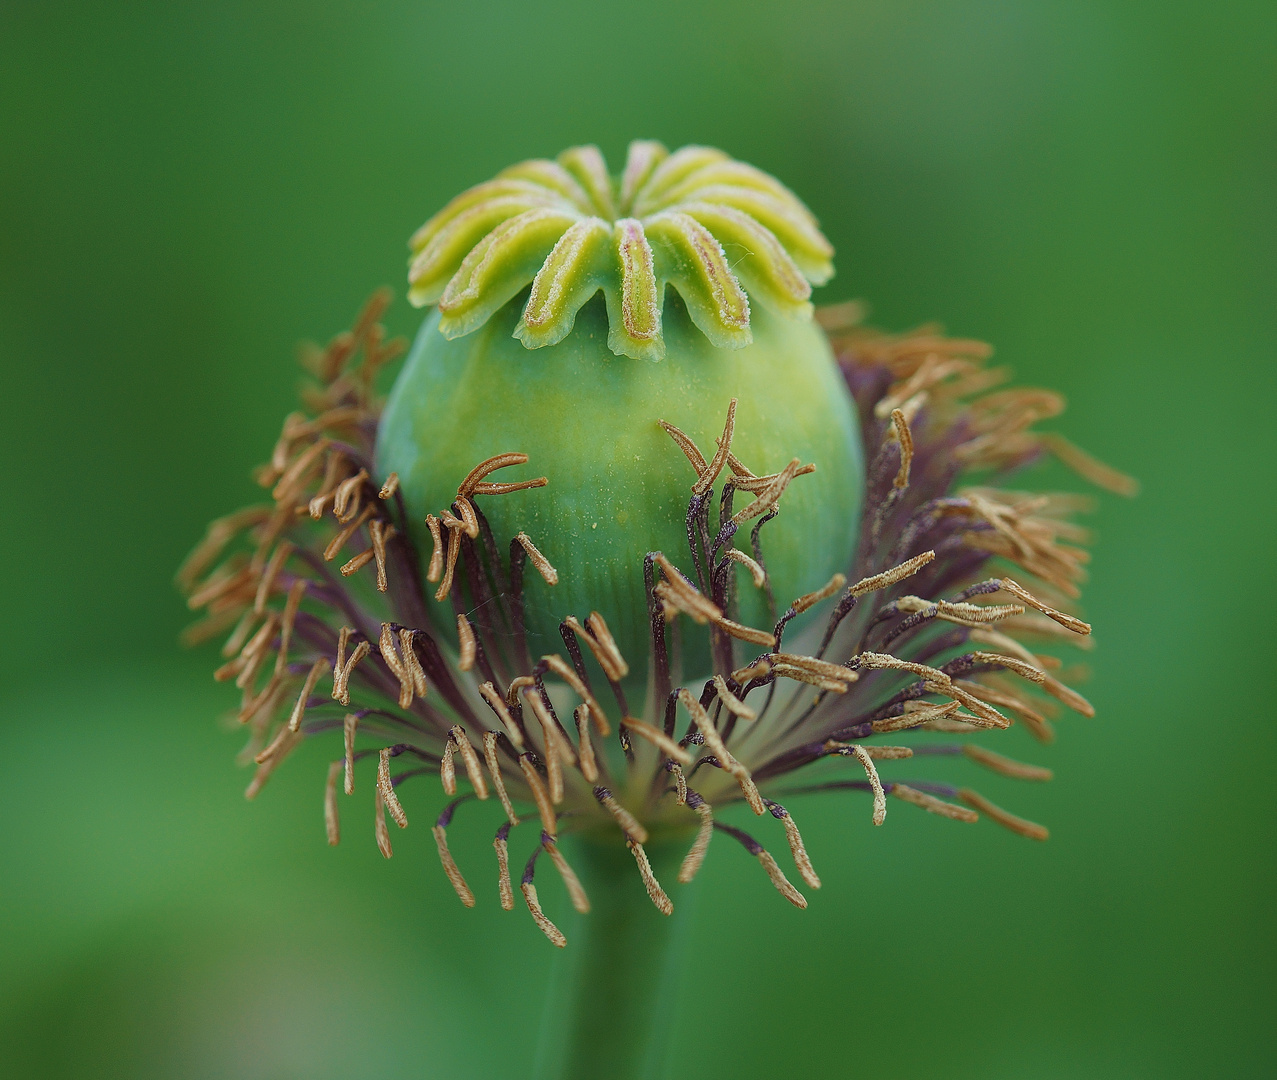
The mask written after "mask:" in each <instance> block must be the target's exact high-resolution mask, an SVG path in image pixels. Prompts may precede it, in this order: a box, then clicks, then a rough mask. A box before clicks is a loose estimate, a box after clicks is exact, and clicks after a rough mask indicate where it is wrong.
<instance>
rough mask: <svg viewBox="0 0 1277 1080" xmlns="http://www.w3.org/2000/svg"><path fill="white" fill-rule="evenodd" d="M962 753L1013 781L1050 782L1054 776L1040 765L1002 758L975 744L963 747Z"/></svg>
mask: <svg viewBox="0 0 1277 1080" xmlns="http://www.w3.org/2000/svg"><path fill="white" fill-rule="evenodd" d="M962 752H963V753H964V754H966V755H967V757H969V758H970V759H971V760H972V761H974V762H976V763H977V764H979V765H983V766H984V767H985V768H986V769H992V770H993V771H994V772H995V773H1000V774H1001V775H1002V776H1009V777H1011V778H1012V779H1013V780H1050V779H1051V777H1052V776H1054V775H1055V774H1054V773H1052V772H1051V770H1050V769H1044V768H1043V767H1042V766H1041V765H1028V764H1026V763H1025V762H1023V761H1016V760H1015V759H1014V758H1009V757H1003V756H1002V755H1001V754H995V753H994V752H993V751H992V750H986V749H985V748H984V747H983V746H977V745H976V744H975V743H967V744H966V745H964V746H963V747H962Z"/></svg>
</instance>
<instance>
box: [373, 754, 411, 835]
mask: <svg viewBox="0 0 1277 1080" xmlns="http://www.w3.org/2000/svg"><path fill="white" fill-rule="evenodd" d="M377 790H378V792H380V794H381V799H382V802H384V803H385V804H386V809H387V810H388V811H389V812H390V816H391V817H392V818H394V819H395V824H396V825H398V826H399V827H400V828H401V829H406V828H407V827H408V815H407V814H405V813H404V812H403V807H402V806H401V805H400V804H399V796H398V795H396V794H395V785H394V784H393V783H392V782H391V780H390V748H389V747H387V748H386V749H384V750H382V751H381V753H380V754H379V755H378V757H377Z"/></svg>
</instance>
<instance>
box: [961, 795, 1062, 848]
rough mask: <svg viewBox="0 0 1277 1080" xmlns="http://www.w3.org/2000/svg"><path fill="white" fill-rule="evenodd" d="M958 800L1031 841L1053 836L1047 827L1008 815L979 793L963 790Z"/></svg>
mask: <svg viewBox="0 0 1277 1080" xmlns="http://www.w3.org/2000/svg"><path fill="white" fill-rule="evenodd" d="M958 798H959V799H961V800H962V801H963V802H964V803H966V804H967V805H968V806H970V807H972V808H973V809H976V810H979V811H980V813H982V814H988V816H989V817H991V818H993V820H994V821H996V822H997V823H998V824H999V825H1001V826H1002V827H1003V828H1005V829H1010V830H1011V831H1012V832H1013V833H1019V834H1020V835H1021V836H1027V837H1028V838H1029V839H1030V840H1046V839H1048V838H1049V837H1050V835H1051V833H1050V831H1049V830H1048V829H1047V827H1046V826H1045V825H1039V824H1037V822H1034V821H1026V820H1025V819H1024V818H1022V817H1016V816H1015V815H1014V814H1012V813H1008V812H1007V811H1006V810H1003V809H1002V807H1000V806H997V805H996V804H994V803H991V802H989V800H988V799H986V798H985V797H984V796H983V795H981V794H980V793H979V792H978V791H972V790H971V789H970V788H963V789H962V790H961V791H959V792H958Z"/></svg>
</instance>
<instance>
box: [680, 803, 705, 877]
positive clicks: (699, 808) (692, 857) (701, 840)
mask: <svg viewBox="0 0 1277 1080" xmlns="http://www.w3.org/2000/svg"><path fill="white" fill-rule="evenodd" d="M684 801H686V799H684ZM692 809H694V810H695V811H696V813H697V814H698V815H699V816H700V819H701V824H700V828H698V829H697V830H696V839H695V840H693V841H692V846H691V848H689V849H688V852H687V854H686V855H684V856H683V865H682V866H680V867H679V869H678V880H679V882H680V883H681V884H683V885H686V884H688V883H689V882H690V881H691V880H692V879H693V878H694V877H696V871H697V870H699V869H700V868H701V863H703V862H704V861H705V852H706V850H707V849H708V848H709V842H710V840H712V839H713V837H714V811H713V809H712V808H711V807H710V805H709V803H707V802H706V801H705V800H704V799H702V800H701V801H700V802H698V803H697V804H696V805H695V806H694V807H693V808H692Z"/></svg>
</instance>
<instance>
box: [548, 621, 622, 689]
mask: <svg viewBox="0 0 1277 1080" xmlns="http://www.w3.org/2000/svg"><path fill="white" fill-rule="evenodd" d="M596 614H597V613H596ZM591 618H593V616H591ZM589 621H590V620H589V619H587V620H586V622H587V623H588V622H589ZM600 621H602V620H600ZM563 625H564V626H566V627H567V628H568V629H569V630H571V631H573V632H574V633H575V634H576V636H577V637H579V638H580V639H581V640H582V641H584V642H585V644H586V647H587V648H588V649H589V650H590V652H591V653H593V654H594V659H595V660H597V661H598V662H599V667H601V668H602V669H603V674H604V675H606V676H607V678H608V680H609V681H610V682H620V681H621V680H622V679H623V678H625V676H626V675H628V674H629V666H628V665H626V666H625V667H624V669H622V668H621V667H618V666H617V665H616V663H615V660H616V659H618V658H619V657H620V653H619V652H617V653H616V656H615V657H613V656H612V655H610V654H609V652H608V650H607V649H605V648H604V647H603V644H602V642H600V641H599V640H598V639H597V638H596V637H595V636H594V634H593V633H591V632H590V631H589V630H588V629H586V627H584V626H582V625H581V624H580V623H579V622H578V621H577V618H576V616H575V615H569V616H568V617H567V618H566V619H564V620H563ZM605 628H606V624H605ZM608 638H609V640H610V639H611V635H610V634H609V635H608ZM612 645H613V647H614V648H615V642H612ZM621 663H622V664H624V661H623V660H622V661H621Z"/></svg>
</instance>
